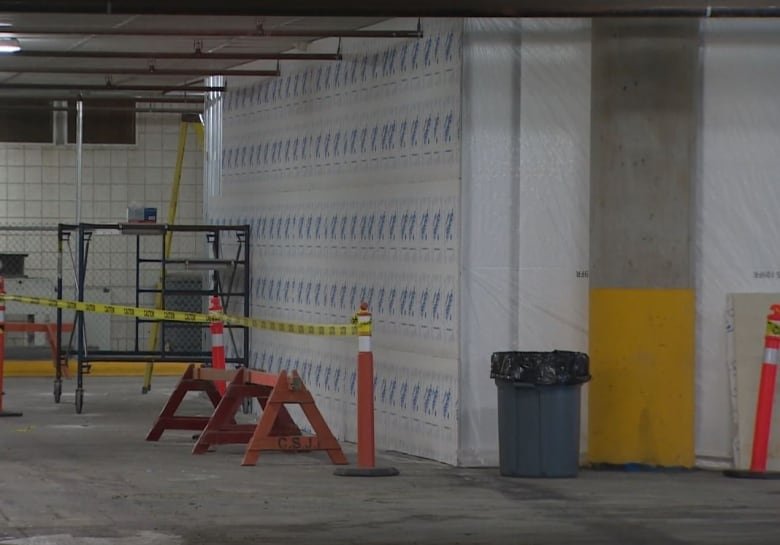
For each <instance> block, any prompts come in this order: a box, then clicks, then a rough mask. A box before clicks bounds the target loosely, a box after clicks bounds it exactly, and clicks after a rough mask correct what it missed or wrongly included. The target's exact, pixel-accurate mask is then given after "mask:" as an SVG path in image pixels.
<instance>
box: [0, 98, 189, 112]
mask: <svg viewBox="0 0 780 545" xmlns="http://www.w3.org/2000/svg"><path fill="white" fill-rule="evenodd" d="M74 100H75V99H74ZM87 102H89V101H88V100H87ZM86 109H87V110H88V111H90V112H93V111H106V112H133V113H137V114H180V115H181V114H185V115H200V114H202V113H203V110H193V109H185V108H132V107H129V106H125V107H122V106H93V105H91V104H88V105H87V106H86ZM19 110H46V111H51V112H75V111H76V107H75V106H73V107H65V106H48V105H46V104H41V105H39V106H37V105H32V104H24V105H18V106H13V105H7V106H6V105H0V112H6V111H13V112H16V111H19Z"/></svg>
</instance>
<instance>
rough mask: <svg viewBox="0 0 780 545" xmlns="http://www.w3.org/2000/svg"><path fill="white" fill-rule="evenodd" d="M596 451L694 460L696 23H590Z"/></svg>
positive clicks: (592, 439)
mask: <svg viewBox="0 0 780 545" xmlns="http://www.w3.org/2000/svg"><path fill="white" fill-rule="evenodd" d="M591 81H592V86H591V100H592V111H591V208H590V232H591V239H590V282H591V296H590V333H589V335H590V347H589V350H590V353H591V358H592V366H593V375H594V379H593V383H592V386H591V391H590V398H589V399H590V404H589V409H590V410H589V414H590V422H589V451H590V452H589V455H590V459H591V460H592V461H594V462H610V463H628V462H640V463H649V464H659V465H682V466H690V465H692V464H693V429H694V428H693V419H694V403H693V395H694V386H693V376H694V354H693V347H694V331H695V327H694V326H695V324H694V321H695V308H694V303H693V301H694V297H693V290H692V289H691V287H692V276H693V275H692V251H691V247H692V236H691V231H692V224H693V221H692V218H693V213H692V194H693V192H692V188H693V181H694V179H695V174H696V164H697V160H696V159H697V135H698V111H699V96H700V93H699V22H698V21H697V20H674V19H670V20H647V19H642V20H620V19H618V20H599V21H594V23H593V42H592V80H591Z"/></svg>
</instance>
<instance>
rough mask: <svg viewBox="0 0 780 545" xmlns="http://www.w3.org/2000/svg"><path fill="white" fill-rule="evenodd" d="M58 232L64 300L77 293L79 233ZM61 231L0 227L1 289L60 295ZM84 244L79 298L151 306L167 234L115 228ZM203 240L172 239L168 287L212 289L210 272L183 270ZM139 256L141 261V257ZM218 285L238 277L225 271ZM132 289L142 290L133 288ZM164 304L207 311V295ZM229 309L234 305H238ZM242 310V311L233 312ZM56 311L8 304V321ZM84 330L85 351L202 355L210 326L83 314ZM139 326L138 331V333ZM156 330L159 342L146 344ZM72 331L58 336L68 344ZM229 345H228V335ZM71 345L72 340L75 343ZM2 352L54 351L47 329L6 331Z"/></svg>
mask: <svg viewBox="0 0 780 545" xmlns="http://www.w3.org/2000/svg"><path fill="white" fill-rule="evenodd" d="M69 233H70V234H69V235H68V234H65V235H63V237H62V259H63V264H62V271H63V293H62V297H63V298H65V299H75V298H76V297H77V291H76V285H77V284H76V279H77V271H78V267H77V259H78V258H77V255H78V231H77V230H75V229H74V230H73V231H70V232H69ZM58 238H59V237H58V228H57V226H56V225H0V275H2V276H4V277H5V282H6V291H7V292H8V293H11V294H16V295H27V296H32V297H47V298H56V297H57V260H58V254H59V253H58ZM88 238H89V241H88V243H85V247H84V249H85V254H86V261H87V267H86V276H85V293H84V300H85V301H89V302H96V303H105V304H114V305H130V306H135V305H138V306H142V307H150V308H154V307H157V306H159V304H160V302H161V301H160V298H161V296H160V295H159V294H158V293H157V292H156V290H159V289H160V285H161V279H162V278H161V270H162V269H161V264H160V262H159V261H160V260H161V258H162V256H163V243H164V236H162V235H155V236H134V235H127V234H122V233H120V232H119V231H118V230H116V229H96V230H94V231H93V233H92V235H91V236H90V237H88ZM223 247H224V250H223V251H224V253H225V256H226V257H227V256H228V255H230V253H231V252H232V251H234V244H233V243H232V241H231V240H230V239H226V240H225V241H224V246H223ZM208 248H209V246H208V241H207V240H206V236H205V234H204V233H191V232H175V233H173V236H172V239H171V253H170V257H171V259H173V260H178V261H179V262H180V263H178V264H175V265H174V264H170V265H167V267H166V289H169V290H171V289H173V290H184V291H186V290H206V289H208V288H209V287H210V286H211V282H212V273H211V271H210V270H204V269H198V268H192V267H188V266H187V265H186V264H185V263H181V262H182V261H185V260H187V259H207V258H209V257H212V256H210V255H209V249H208ZM139 257H140V260H139V259H138V258H139ZM221 274H222V278H223V284H227V282H228V280H229V279H230V278H231V277H237V278H239V279H240V278H241V277H242V274H241V272H239V273H238V274H237V275H233V274H231V271H223V272H222V273H221ZM136 288H140V289H139V290H138V291H137V289H136ZM164 302H165V308H167V309H171V310H182V311H190V312H206V311H207V310H208V298H207V297H204V296H203V295H194V294H186V293H182V294H167V295H166V297H165V301H164ZM229 307H231V309H235V310H238V308H236V307H235V302H234V303H232V304H230V305H229ZM238 313H239V314H241V312H240V311H239V312H238ZM73 318H74V316H73V313H72V312H71V313H68V312H63V321H64V322H66V323H68V322H71V323H72V322H73ZM56 319H57V316H56V311H55V310H54V309H52V308H49V307H43V306H37V305H25V304H20V303H16V302H9V303H7V308H6V320H7V321H19V322H36V323H56ZM85 324H86V327H85V331H86V335H87V347H88V350H101V351H103V350H109V351H131V352H132V351H133V350H135V349H138V350H141V351H146V350H156V349H160V348H161V346H162V343H163V342H165V347H166V351H170V352H199V351H204V350H209V349H210V342H209V340H210V337H209V332H208V328H204V327H202V326H201V325H198V324H177V323H166V324H164V325H162V326H159V325H158V326H155V324H154V323H140V324H138V325H136V322H135V320H134V319H132V318H124V317H121V316H106V315H101V314H87V315H86V316H85ZM136 327H137V331H136ZM154 327H159V330H158V331H157V334H156V338H157V343H156V346H150V342H151V338H152V337H153V336H154V333H153V328H154ZM242 335H243V331H235V332H234V334H233V337H234V338H233V341H232V342H235V343H236V344H237V345H238V347H239V348H238V350H239V352H240V351H241V348H240V347H241V343H242V342H243V341H242V339H243V337H242ZM68 340H69V335H68V334H64V335H63V343H65V344H67V343H68ZM226 344H232V343H231V341H229V340H228V339H226ZM72 346H73V347H74V349H75V340H74V341H73V342H72ZM6 348H7V357H9V358H22V359H28V358H30V359H32V358H35V359H38V358H40V359H49V358H50V357H51V351H50V348H49V344H48V339H47V338H46V334H45V333H34V334H28V333H10V332H9V334H8V336H7V338H6Z"/></svg>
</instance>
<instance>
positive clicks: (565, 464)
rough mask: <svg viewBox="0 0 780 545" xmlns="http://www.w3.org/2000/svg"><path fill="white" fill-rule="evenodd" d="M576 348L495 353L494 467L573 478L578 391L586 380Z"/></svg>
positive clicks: (508, 471)
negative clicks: (496, 461) (496, 452)
mask: <svg viewBox="0 0 780 545" xmlns="http://www.w3.org/2000/svg"><path fill="white" fill-rule="evenodd" d="M588 363H589V361H588V357H587V355H586V354H582V353H578V352H562V351H556V352H497V353H495V354H493V358H492V365H491V376H492V377H493V378H494V379H495V381H496V386H497V388H498V443H499V469H500V472H501V475H504V476H507V477H576V476H577V471H578V468H579V454H580V389H581V386H582V384H583V383H584V382H587V381H588V380H589V379H590V375H588Z"/></svg>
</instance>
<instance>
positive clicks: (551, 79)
mask: <svg viewBox="0 0 780 545" xmlns="http://www.w3.org/2000/svg"><path fill="white" fill-rule="evenodd" d="M463 73H464V83H463V135H464V136H463V154H462V156H463V163H462V165H463V166H462V184H461V203H462V204H461V209H462V224H461V232H462V235H461V237H462V241H463V246H462V254H461V263H462V268H461V271H462V278H461V301H462V302H461V338H460V343H461V380H460V388H461V391H460V411H459V414H460V442H459V449H458V450H459V453H458V461H459V463H461V464H463V465H494V464H496V463H497V462H498V455H497V452H498V439H497V433H498V430H497V415H496V389H495V385H494V384H493V382H492V381H491V380H490V378H489V375H490V371H489V369H490V355H491V353H492V352H494V351H497V350H511V349H519V350H553V349H568V350H578V351H586V349H587V320H588V305H587V301H588V279H587V269H588V239H589V227H588V210H589V164H590V157H589V154H590V24H589V22H587V21H566V20H555V21H547V20H518V19H470V20H467V22H466V26H465V30H464V50H463ZM583 421H585V419H584V418H583ZM582 434H583V437H584V434H585V427H584V426H583V431H582Z"/></svg>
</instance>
